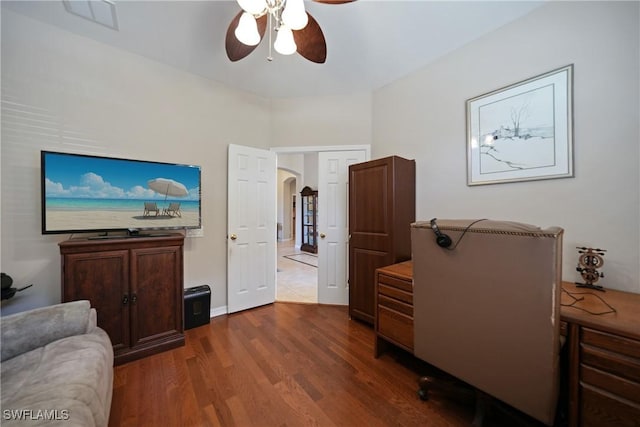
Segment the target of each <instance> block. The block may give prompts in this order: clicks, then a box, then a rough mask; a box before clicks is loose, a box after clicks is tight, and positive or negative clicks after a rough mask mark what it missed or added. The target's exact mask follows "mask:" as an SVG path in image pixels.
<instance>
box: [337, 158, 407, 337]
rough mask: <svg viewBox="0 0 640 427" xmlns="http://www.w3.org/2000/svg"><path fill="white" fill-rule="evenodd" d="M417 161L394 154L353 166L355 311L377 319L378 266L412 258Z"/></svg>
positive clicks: (351, 243)
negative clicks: (376, 276) (376, 286)
mask: <svg viewBox="0 0 640 427" xmlns="http://www.w3.org/2000/svg"><path fill="white" fill-rule="evenodd" d="M414 221H415V161H414V160H407V159H403V158H401V157H397V156H392V157H386V158H383V159H377V160H371V161H368V162H364V163H359V164H356V165H352V166H351V167H350V168H349V315H350V316H351V317H355V318H357V319H360V320H363V321H365V322H367V323H371V324H373V323H374V320H375V307H374V304H375V270H376V269H377V268H379V267H384V266H387V265H391V264H396V263H398V262H401V261H406V260H408V259H410V258H411V223H412V222H414Z"/></svg>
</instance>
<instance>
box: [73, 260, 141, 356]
mask: <svg viewBox="0 0 640 427" xmlns="http://www.w3.org/2000/svg"><path fill="white" fill-rule="evenodd" d="M62 274H63V282H62V283H63V287H62V300H63V302H67V301H75V300H81V299H86V300H89V301H90V302H91V306H92V307H93V308H95V309H96V311H97V313H98V326H100V327H101V328H102V329H104V330H105V331H106V332H107V334H108V335H109V338H110V339H111V342H112V343H113V349H114V351H115V350H118V349H121V348H127V347H129V339H130V336H129V304H130V295H129V292H128V290H129V251H127V250H119V251H105V252H90V253H79V254H67V255H64V257H63V273H62Z"/></svg>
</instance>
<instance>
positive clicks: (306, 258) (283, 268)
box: [276, 168, 318, 303]
mask: <svg viewBox="0 0 640 427" xmlns="http://www.w3.org/2000/svg"><path fill="white" fill-rule="evenodd" d="M301 176H302V174H301V173H300V172H298V171H294V170H287V169H284V168H278V179H277V183H278V184H277V185H278V191H277V194H278V209H277V212H278V213H277V217H278V225H277V230H278V231H277V233H278V234H277V237H278V238H277V244H278V250H277V257H278V259H277V272H276V301H287V302H302V303H317V302H318V258H317V255H316V254H309V253H307V252H303V251H301V250H300V238H299V235H300V232H299V231H297V230H299V229H300V225H299V224H298V219H299V218H301V217H300V215H299V214H298V210H299V200H300V198H299V192H298V187H299V186H300V185H301Z"/></svg>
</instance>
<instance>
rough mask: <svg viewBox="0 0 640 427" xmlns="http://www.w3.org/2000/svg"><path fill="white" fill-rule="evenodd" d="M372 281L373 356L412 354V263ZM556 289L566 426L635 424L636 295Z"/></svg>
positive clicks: (639, 415)
mask: <svg viewBox="0 0 640 427" xmlns="http://www.w3.org/2000/svg"><path fill="white" fill-rule="evenodd" d="M375 277H376V298H377V299H376V319H375V324H374V325H375V333H376V338H375V340H376V341H375V347H374V355H375V357H378V356H379V355H380V354H381V353H382V352H383V351H384V349H385V348H386V347H387V346H388V345H390V344H393V345H396V346H398V347H400V348H403V349H404V350H407V351H409V352H413V309H414V307H413V264H412V262H411V261H405V262H403V263H399V264H394V265H390V266H387V267H382V268H378V269H377V270H376V275H375ZM562 288H563V292H562V298H561V303H562V307H561V309H560V313H561V315H560V319H561V325H560V327H561V333H562V335H565V336H566V338H567V341H566V343H565V346H566V350H567V354H568V371H569V372H564V373H563V374H562V378H563V381H567V387H568V394H569V396H568V399H569V401H568V402H567V403H568V410H569V426H570V427H577V426H605V425H607V426H608V425H611V426H613V425H616V426H618V425H619V426H637V425H640V294H635V293H629V292H622V291H616V290H611V289H607V290H606V292H601V291H597V290H591V289H586V288H578V287H576V285H575V284H573V283H569V282H563V283H562ZM569 293H570V294H571V295H573V296H574V297H577V298H582V299H581V300H579V301H574V299H573V298H572V297H571V296H570V294H569ZM605 302H606V304H605ZM571 303H573V307H569V306H567V305H568V304H571ZM607 304H608V305H609V306H611V307H613V308H615V310H616V311H615V312H612V313H607V314H591V313H588V312H587V311H590V312H592V313H603V312H606V311H609V310H610V309H609V307H608V306H607ZM585 310H587V311H585ZM409 337H411V338H410V339H409Z"/></svg>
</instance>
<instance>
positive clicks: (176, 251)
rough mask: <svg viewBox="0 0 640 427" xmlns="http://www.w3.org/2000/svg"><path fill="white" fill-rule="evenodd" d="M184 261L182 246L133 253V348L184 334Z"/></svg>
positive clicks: (131, 296) (133, 250) (141, 250)
mask: <svg viewBox="0 0 640 427" xmlns="http://www.w3.org/2000/svg"><path fill="white" fill-rule="evenodd" d="M181 257H182V252H181V251H180V247H178V246H165V247H158V248H142V249H132V250H131V293H130V301H131V302H130V305H131V308H130V310H131V346H132V347H135V346H138V345H145V344H147V343H152V344H153V343H157V342H159V341H162V340H163V339H165V338H173V337H174V336H175V335H177V334H181V333H182V311H183V301H182V292H183V286H182V260H181ZM177 283H180V286H176V284H177Z"/></svg>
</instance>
